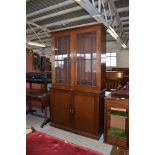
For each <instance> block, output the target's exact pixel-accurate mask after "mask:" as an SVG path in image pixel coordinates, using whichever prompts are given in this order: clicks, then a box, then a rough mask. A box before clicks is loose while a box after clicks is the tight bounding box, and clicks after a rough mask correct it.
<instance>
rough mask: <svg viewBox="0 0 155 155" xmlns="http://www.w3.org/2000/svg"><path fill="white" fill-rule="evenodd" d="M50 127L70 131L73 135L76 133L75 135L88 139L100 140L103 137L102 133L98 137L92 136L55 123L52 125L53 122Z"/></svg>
mask: <svg viewBox="0 0 155 155" xmlns="http://www.w3.org/2000/svg"><path fill="white" fill-rule="evenodd" d="M50 126H53V127H56V128H59V129H63V130H65V131H69V132H72V133H75V134H78V135H81V136H85V137H88V138H92V139H96V140H99V139H100V137H101V135H102V132H100V133H98V135H96V134H90V133H86V132H83V131H79V130H75V129H71V128H67V127H65V126H62V125H59V124H55V123H52V122H51V123H50Z"/></svg>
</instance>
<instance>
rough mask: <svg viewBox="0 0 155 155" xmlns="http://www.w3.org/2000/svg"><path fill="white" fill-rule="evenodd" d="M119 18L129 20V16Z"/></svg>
mask: <svg viewBox="0 0 155 155" xmlns="http://www.w3.org/2000/svg"><path fill="white" fill-rule="evenodd" d="M120 20H121V21H122V20H129V16H128V17H121V18H120Z"/></svg>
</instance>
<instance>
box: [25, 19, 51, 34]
mask: <svg viewBox="0 0 155 155" xmlns="http://www.w3.org/2000/svg"><path fill="white" fill-rule="evenodd" d="M26 24H30V25H33V26H35V27H37V28H39V29H41V30H43V31H46V32H50V30H49V29H47V28H46V27H44V26H40V25H38V24H36V23H34V22H32V21H28V20H27V21H26Z"/></svg>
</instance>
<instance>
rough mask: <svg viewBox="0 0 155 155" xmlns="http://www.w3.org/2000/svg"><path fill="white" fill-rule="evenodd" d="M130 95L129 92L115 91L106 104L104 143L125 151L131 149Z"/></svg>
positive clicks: (107, 98)
mask: <svg viewBox="0 0 155 155" xmlns="http://www.w3.org/2000/svg"><path fill="white" fill-rule="evenodd" d="M128 95H129V94H128V92H127V91H124V93H123V91H119V90H118V92H117V91H114V92H112V95H111V96H107V97H105V104H104V142H106V143H109V144H112V145H116V146H119V147H121V148H124V149H128V147H129V96H128Z"/></svg>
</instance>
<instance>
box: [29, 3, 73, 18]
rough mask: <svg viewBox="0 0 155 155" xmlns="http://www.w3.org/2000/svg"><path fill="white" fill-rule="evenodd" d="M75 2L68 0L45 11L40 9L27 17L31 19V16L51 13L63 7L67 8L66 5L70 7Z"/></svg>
mask: <svg viewBox="0 0 155 155" xmlns="http://www.w3.org/2000/svg"><path fill="white" fill-rule="evenodd" d="M73 3H74V1H73V0H67V1H64V2H62V3H58V4H55V5H51V6H49V7H47V8H44V9H40V10H38V11H34V12H32V13H29V14H27V15H26V17H27V18H28V17H31V16H34V15H37V14H40V13H43V12H46V11H50V10H52V9H56V8H59V7H62V6H66V5H69V4H73Z"/></svg>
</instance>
